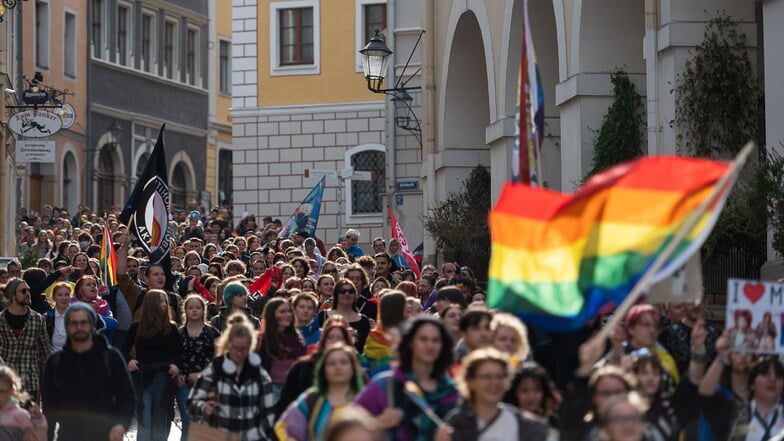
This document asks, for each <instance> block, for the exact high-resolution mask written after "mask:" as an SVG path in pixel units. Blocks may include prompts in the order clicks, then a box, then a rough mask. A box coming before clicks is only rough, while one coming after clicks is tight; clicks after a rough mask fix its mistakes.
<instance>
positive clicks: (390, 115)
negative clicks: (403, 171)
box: [384, 1, 397, 231]
mask: <svg viewBox="0 0 784 441" xmlns="http://www.w3.org/2000/svg"><path fill="white" fill-rule="evenodd" d="M396 3H397V2H394V1H392V2H388V3H387V17H389V20H388V21H387V29H388V30H389V35H387V38H388V39H389V46H391V47H393V48H395V50H394V51H392V55H390V57H392V59H391V60H390V61H389V65H390V66H391V69H390V73H389V80H388V82H387V85H388V86H389V85H393V84H395V83H396V82H397V36H396V35H395V29H396V28H397V20H396V18H397V17H396V16H395V11H396V10H397V8H396V7H395V6H396ZM384 108H385V112H384V114H385V115H386V120H387V121H386V122H387V146H388V148H387V158H388V159H389V167H387V170H388V172H387V177H388V178H387V186H386V192H387V205H388V206H390V207H392V206H394V204H395V200H394V199H395V178H396V177H395V169H396V168H397V130H396V128H395V117H396V116H397V115H396V114H395V111H396V109H395V105H394V103H393V102H392V101H391V100H390V99H389V98H388V96H387V95H385V96H384ZM387 225H389V216H387V214H386V210H384V231H387Z"/></svg>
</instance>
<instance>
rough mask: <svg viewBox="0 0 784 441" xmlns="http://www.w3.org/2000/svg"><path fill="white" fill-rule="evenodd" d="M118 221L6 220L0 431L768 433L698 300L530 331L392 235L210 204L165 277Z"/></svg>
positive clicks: (771, 374)
mask: <svg viewBox="0 0 784 441" xmlns="http://www.w3.org/2000/svg"><path fill="white" fill-rule="evenodd" d="M116 215H117V213H114V214H110V215H109V216H107V217H106V218H105V219H101V218H99V217H97V216H95V215H94V214H92V213H90V212H89V210H88V209H84V210H82V211H80V213H79V214H78V215H77V216H74V218H72V219H69V216H68V213H65V212H64V211H62V210H55V209H52V208H51V207H44V209H43V210H42V214H41V215H40V216H39V215H36V214H31V216H26V215H25V217H24V218H23V222H22V224H21V226H20V233H21V234H20V244H19V250H20V253H21V254H22V255H23V256H29V254H30V253H33V252H35V253H36V259H37V261H36V263H35V265H34V266H30V267H28V268H24V269H23V268H22V264H21V263H20V261H19V260H13V261H11V262H9V263H8V264H7V265H6V267H5V268H2V269H0V293H2V296H0V297H1V298H2V302H1V303H0V305H1V306H0V311H2V312H0V359H2V361H0V439H2V440H9V441H10V440H32V439H37V440H42V439H45V438H48V439H57V440H61V441H71V440H85V439H90V440H99V439H109V440H113V441H119V440H121V439H123V437H124V436H125V434H126V432H127V431H128V429H129V428H130V427H131V424H132V421H133V419H134V418H136V421H137V427H138V429H137V432H136V435H137V439H138V440H144V441H147V440H152V441H162V440H166V439H168V436H169V430H170V428H171V425H172V421H173V420H174V418H175V409H178V413H179V415H180V416H181V419H182V439H183V440H186V439H188V435H189V433H195V432H200V433H206V432H208V431H209V430H214V429H218V430H224V431H229V432H232V433H236V434H239V436H240V439H242V440H247V441H253V440H274V439H277V440H281V441H283V440H291V441H322V440H327V441H338V440H340V441H371V440H372V441H377V440H381V439H390V440H402V441H420V440H422V441H424V440H439V441H447V440H455V441H462V440H466V441H468V440H471V441H475V440H482V441H490V440H558V439H560V440H566V441H572V440H573V441H583V440H588V441H595V440H596V441H598V440H606V441H641V440H644V441H676V440H681V439H685V440H700V441H708V440H717V441H718V440H732V441H767V440H773V439H777V440H780V439H782V438H784V406H783V405H782V389H784V366H782V364H781V362H780V360H779V358H778V357H777V356H756V357H755V356H752V355H750V354H748V353H740V352H733V351H732V350H731V348H733V347H734V346H733V345H732V342H731V339H732V336H731V335H730V333H729V332H728V331H724V332H721V331H720V330H719V329H716V328H715V327H714V326H712V325H710V324H706V322H705V320H704V318H703V314H704V308H705V306H704V304H698V305H694V304H670V305H658V306H653V305H649V304H646V303H644V302H641V303H639V304H637V305H635V306H633V307H632V308H631V309H629V310H628V312H626V313H625V315H624V317H623V320H622V321H619V323H620V324H618V325H615V326H614V328H613V329H609V328H608V329H606V330H603V328H604V327H605V326H610V324H612V323H615V322H618V321H616V320H611V318H612V317H613V314H615V311H614V309H613V308H611V307H606V308H604V309H603V310H602V311H601V313H600V314H599V316H598V317H596V318H594V319H593V320H591V321H590V322H589V323H588V324H587V325H586V326H585V327H584V328H583V329H581V330H580V331H576V332H561V333H546V332H543V331H542V330H541V329H537V328H535V327H529V326H526V324H525V323H524V322H522V321H521V320H520V319H519V318H517V317H515V316H513V315H511V314H508V313H505V312H503V311H496V310H492V309H490V308H488V307H487V305H486V304H485V298H486V296H485V292H484V291H483V290H482V286H481V284H480V283H478V281H477V279H476V277H475V275H474V273H473V271H472V270H471V269H470V268H467V267H464V266H463V267H461V266H460V265H459V264H457V263H453V262H446V263H443V264H441V265H440V267H439V268H437V267H435V266H433V265H429V264H424V265H421V268H417V269H418V270H419V271H418V272H419V276H418V277H417V274H416V272H415V271H412V268H410V267H408V265H409V264H408V263H407V261H406V260H405V259H404V258H403V257H402V256H401V255H400V244H399V243H398V242H397V241H395V240H394V239H393V240H388V241H387V240H385V239H384V238H381V237H378V238H374V239H373V240H369V241H367V242H363V241H362V238H361V237H360V233H359V232H358V231H357V230H353V229H349V230H347V231H346V232H345V234H344V235H343V237H342V239H341V242H340V243H339V244H336V245H335V246H332V247H329V248H326V247H325V244H324V243H323V242H322V241H321V240H319V239H318V238H315V237H310V235H309V234H308V233H307V231H304V230H302V231H297V232H296V233H294V234H292V235H291V236H290V237H287V238H279V231H280V222H275V221H273V220H272V219H270V218H265V219H264V220H263V221H262V223H261V224H260V225H257V224H256V220H255V217H254V216H252V215H246V216H243V218H242V220H241V221H240V222H239V223H238V224H237V225H232V216H231V213H230V211H229V210H228V208H226V207H219V208H216V209H214V210H212V211H211V212H209V213H201V212H199V211H196V210H193V211H190V212H188V213H179V212H178V213H176V214H175V219H174V220H173V221H172V223H171V225H170V226H169V232H170V234H171V240H172V252H171V256H170V263H171V272H170V273H167V271H168V269H167V268H166V267H165V265H162V264H161V263H150V262H148V261H147V260H146V257H145V253H144V251H143V250H142V248H140V247H138V246H137V245H138V243H136V241H135V239H134V238H133V237H132V235H131V234H130V233H129V232H128V231H127V228H126V227H125V226H124V225H121V224H120V222H119V221H118V220H117V217H116ZM104 222H106V223H107V224H108V229H109V231H110V232H111V235H112V237H111V239H112V242H113V243H114V246H115V248H116V252H117V268H116V274H117V283H116V285H111V284H108V283H107V278H106V275H105V274H102V273H101V262H100V261H99V257H100V244H101V242H102V240H103V237H102V236H103V234H104V231H105V226H104ZM363 244H367V245H366V246H365V248H363V246H362V245H363ZM371 247H372V252H370V251H369V250H370V248H371ZM365 249H367V250H368V252H367V253H366V252H365ZM262 281H264V283H262ZM602 331H604V333H603V332H602ZM605 335H607V337H606V338H605V337H604V336H605ZM202 431H203V432H202Z"/></svg>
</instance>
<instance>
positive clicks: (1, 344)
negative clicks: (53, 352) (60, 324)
mask: <svg viewBox="0 0 784 441" xmlns="http://www.w3.org/2000/svg"><path fill="white" fill-rule="evenodd" d="M3 295H4V296H5V298H6V300H8V302H9V303H8V308H7V309H6V310H5V311H3V312H0V358H2V359H3V360H5V362H6V363H7V364H8V366H10V367H11V368H13V370H14V371H16V373H18V374H19V376H20V377H22V383H23V387H24V390H25V391H27V392H28V393H29V394H30V395H31V396H33V397H36V396H37V395H38V378H39V373H40V372H41V368H42V367H43V365H44V361H45V360H46V356H47V355H49V334H48V333H47V332H46V320H45V319H44V316H42V315H41V314H39V313H37V312H35V311H33V310H32V309H31V308H30V305H31V304H32V299H31V297H30V296H31V292H30V287H29V286H28V285H27V282H25V281H24V280H22V279H18V278H13V279H11V280H9V281H8V283H7V284H6V285H5V287H4V289H3Z"/></svg>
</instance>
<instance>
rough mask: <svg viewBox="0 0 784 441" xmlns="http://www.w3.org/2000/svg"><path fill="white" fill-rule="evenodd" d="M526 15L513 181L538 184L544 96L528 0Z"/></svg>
mask: <svg viewBox="0 0 784 441" xmlns="http://www.w3.org/2000/svg"><path fill="white" fill-rule="evenodd" d="M523 14H524V15H523V48H522V54H521V57H520V68H519V70H518V83H517V112H516V113H515V123H516V124H515V141H514V147H513V149H512V152H513V154H512V158H513V159H512V181H513V182H526V183H530V184H531V185H539V184H538V182H539V180H540V179H541V176H538V174H539V173H540V171H539V170H540V167H539V166H538V163H539V160H540V156H541V148H542V134H543V130H544V95H543V93H542V79H541V76H540V75H539V66H538V64H537V60H536V51H535V50H534V41H533V37H532V36H531V24H530V21H529V20H528V0H525V4H524V6H523Z"/></svg>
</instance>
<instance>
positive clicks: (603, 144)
mask: <svg viewBox="0 0 784 441" xmlns="http://www.w3.org/2000/svg"><path fill="white" fill-rule="evenodd" d="M610 82H611V83H612V85H613V95H614V97H615V99H614V100H613V103H612V104H611V105H610V107H609V108H608V109H607V113H606V114H605V115H604V118H603V119H602V124H601V125H600V126H599V130H596V132H595V135H596V138H595V139H594V148H593V167H592V168H591V170H590V171H589V172H588V174H587V175H586V176H585V178H583V182H585V181H586V180H587V179H588V178H589V177H591V176H593V175H595V174H596V173H599V172H600V171H602V170H604V169H607V168H609V167H612V166H613V165H615V164H619V163H621V162H624V161H628V160H630V159H634V158H636V157H638V156H641V155H642V154H643V151H644V146H645V120H644V119H643V115H644V108H643V101H642V97H641V96H640V94H639V93H637V91H636V90H635V89H634V84H632V82H631V81H630V80H629V76H628V75H627V74H626V72H624V71H622V70H620V69H619V70H616V71H615V72H614V73H613V74H612V75H611V76H610Z"/></svg>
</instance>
